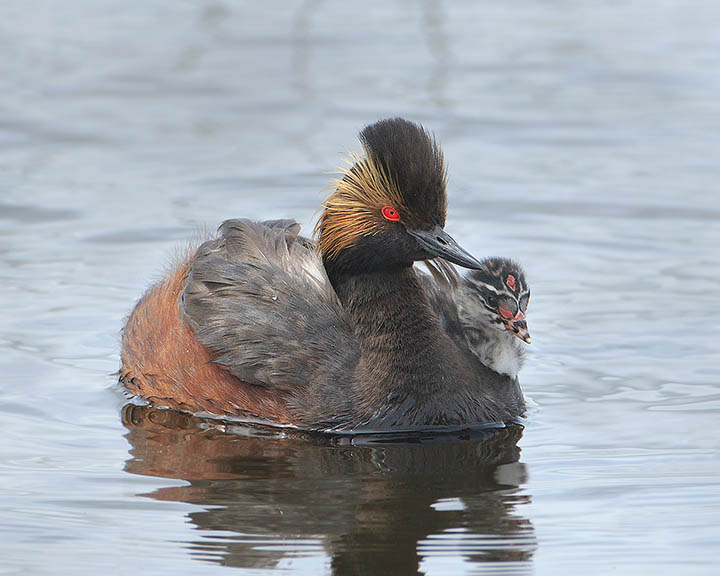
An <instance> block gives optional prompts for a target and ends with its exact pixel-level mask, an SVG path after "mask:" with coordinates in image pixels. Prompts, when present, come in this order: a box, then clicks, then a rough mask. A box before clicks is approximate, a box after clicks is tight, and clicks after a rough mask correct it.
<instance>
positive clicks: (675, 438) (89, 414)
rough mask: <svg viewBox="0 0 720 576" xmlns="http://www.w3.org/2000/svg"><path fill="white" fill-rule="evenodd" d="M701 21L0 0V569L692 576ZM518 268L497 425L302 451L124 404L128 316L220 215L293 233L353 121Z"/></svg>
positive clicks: (633, 5)
mask: <svg viewBox="0 0 720 576" xmlns="http://www.w3.org/2000/svg"><path fill="white" fill-rule="evenodd" d="M719 21H720V5H718V4H717V3H715V2H711V1H709V0H705V1H701V0H698V1H691V2H679V1H668V0H661V1H653V2H651V1H650V0H638V1H637V2H593V3H575V2H568V1H559V2H553V3H550V4H548V3H546V2H535V1H530V0H525V1H522V2H514V3H505V4H497V5H494V6H483V5H480V4H478V3H475V2H469V1H468V2H453V3H449V2H447V3H445V2H440V1H433V0H428V1H425V2H417V3H409V2H390V3H388V2H364V3H362V4H357V5H350V4H347V3H340V4H333V3H327V2H321V1H317V0H309V1H307V2H285V3H282V4H278V5H277V6H275V5H273V4H271V3H270V4H268V3H265V4H263V5H258V4H257V3H250V2H221V1H201V2H181V3H173V4H172V5H168V4H167V3H164V2H144V3H141V4H136V5H135V4H128V3H127V2H119V1H114V0H103V1H100V2H98V1H94V2H89V1H83V0H73V1H72V2H65V3H56V2H43V3H41V4H37V3H26V2H19V1H14V0H10V1H8V2H4V3H3V4H2V6H0V53H1V54H2V55H3V57H2V58H0V283H1V285H2V291H1V295H0V320H1V321H0V352H1V353H0V422H2V431H3V442H2V443H0V510H1V514H0V573H2V574H16V573H17V574H20V573H22V574H56V573H59V572H60V573H72V574H97V573H119V574H129V573H138V572H140V573H143V574H166V573H168V572H170V571H172V572H174V573H179V574H184V573H193V574H196V573H199V574H215V573H218V572H219V571H228V570H230V569H232V570H234V571H235V572H237V573H238V574H248V575H256V574H276V573H287V574H308V575H309V574H312V575H315V574H323V573H326V574H331V573H334V574H354V573H366V574H383V573H387V574H404V573H409V574H411V573H415V572H418V571H419V572H422V573H425V574H478V573H483V574H485V573H513V574H516V573H521V574H525V573H528V574H529V573H535V574H566V573H573V572H578V571H582V572H583V573H584V574H606V573H608V572H611V571H612V572H613V573H617V574H633V575H634V574H643V573H652V574H672V575H675V574H713V573H714V572H715V570H716V569H715V565H716V557H717V550H718V547H719V546H720V528H719V526H718V520H717V516H718V514H717V510H718V509H720V508H719V506H720V487H719V486H718V480H717V479H718V476H720V460H719V458H718V456H719V455H720V454H719V453H720V442H719V440H718V438H719V435H718V432H719V431H718V421H719V417H720V323H719V322H718V320H720V305H718V298H717V292H718V285H720V256H719V255H718V249H717V247H718V246H719V245H720V192H719V191H718V184H717V183H718V182H719V181H720V163H719V162H718V150H720V103H719V100H718V98H717V94H718V92H719V91H720V35H719V34H718V26H717V23H718V22H719ZM392 115H402V116H405V117H408V118H411V119H414V120H418V121H421V122H423V123H424V124H425V125H426V126H427V127H428V128H430V129H432V130H433V131H434V132H435V133H436V134H437V136H438V138H439V139H440V140H441V142H442V144H443V146H444V149H445V153H446V157H447V160H448V165H449V169H450V173H449V201H450V210H449V216H448V225H447V229H448V231H449V232H450V233H451V234H452V235H453V236H454V237H455V238H457V239H458V240H459V241H460V242H461V244H462V245H463V246H466V247H467V248H468V249H469V250H470V251H471V252H473V253H474V254H476V255H478V256H490V255H504V256H511V257H513V258H515V259H517V260H519V261H520V262H522V263H523V264H524V266H525V268H526V272H527V276H528V279H529V282H530V284H531V286H532V290H533V299H532V302H531V305H530V313H529V321H530V329H531V333H532V335H533V344H532V346H531V347H530V349H529V356H528V360H527V363H526V366H525V369H524V370H523V372H522V373H521V381H522V384H523V387H524V389H525V391H526V394H527V397H528V401H529V404H530V410H529V413H528V418H527V421H526V422H525V427H524V429H519V428H518V429H509V430H500V431H496V432H494V433H488V434H487V435H484V436H481V437H473V438H469V439H462V440H454V441H450V440H448V439H445V440H444V441H437V442H429V441H425V442H422V443H409V442H405V443H402V442H398V443H393V444H377V443H360V444H359V445H350V444H347V443H344V444H343V443H337V442H329V441H325V440H319V439H318V438H315V437H305V436H302V435H295V434H291V433H289V432H278V431H270V430H266V429H253V428H248V427H243V426H235V425H231V426H229V427H228V426H223V425H221V424H218V423H213V422H207V421H198V420H193V419H188V418H186V417H184V416H179V415H176V414H172V413H169V412H157V411H153V410H151V409H148V408H144V407H138V406H130V407H125V408H123V407H124V405H125V404H126V399H125V398H124V396H123V395H122V393H121V392H120V391H119V390H118V388H117V387H116V386H115V385H114V380H115V376H114V372H115V371H116V370H117V368H118V364H119V358H118V356H119V330H120V328H121V326H122V320H123V317H124V316H125V315H126V314H127V313H128V311H129V310H130V308H131V306H132V304H133V303H134V301H135V300H136V299H137V298H138V297H139V295H140V294H141V293H142V292H143V290H144V289H145V288H146V287H147V286H148V284H149V283H150V282H151V281H153V280H155V279H158V278H159V277H161V275H162V271H163V269H164V267H165V266H166V265H167V264H168V263H169V262H170V261H171V260H172V257H173V254H174V253H175V252H176V251H177V250H182V248H183V246H185V243H186V242H187V240H188V239H192V238H198V237H200V236H201V235H202V234H203V231H204V230H212V229H214V228H215V227H216V226H217V225H218V224H219V223H220V222H221V221H222V220H223V219H225V218H229V217H238V216H244V217H250V218H263V219H265V218H282V217H294V218H297V219H298V220H299V221H301V222H302V223H303V225H304V226H305V228H306V230H307V229H308V227H310V226H311V225H312V222H313V218H314V216H315V214H316V210H317V206H318V205H319V203H320V202H321V201H322V199H323V198H324V196H325V194H326V190H325V187H326V186H327V184H328V183H329V179H330V175H329V174H328V173H329V172H331V171H332V170H333V168H334V167H335V166H337V165H338V164H339V163H340V162H341V158H342V156H343V154H344V153H345V152H346V151H348V150H353V149H357V143H356V140H355V134H356V133H357V132H358V131H359V130H360V129H361V128H362V127H363V126H364V125H365V124H367V123H369V122H373V121H375V120H377V119H379V118H382V117H386V116H392Z"/></svg>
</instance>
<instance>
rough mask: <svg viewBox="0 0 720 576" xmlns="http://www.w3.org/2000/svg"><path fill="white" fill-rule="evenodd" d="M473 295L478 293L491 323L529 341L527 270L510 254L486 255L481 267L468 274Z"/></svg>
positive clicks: (466, 281) (475, 295)
mask: <svg viewBox="0 0 720 576" xmlns="http://www.w3.org/2000/svg"><path fill="white" fill-rule="evenodd" d="M465 283H466V285H467V286H468V287H469V288H470V289H471V291H472V293H473V297H478V298H479V299H480V303H481V304H482V306H483V308H484V310H485V312H486V313H487V315H488V316H489V317H490V321H491V323H493V324H495V325H497V326H498V328H501V329H505V330H507V331H508V332H510V333H511V334H514V335H515V336H517V337H518V338H520V339H521V340H523V341H524V342H527V343H528V344H529V343H530V334H529V332H528V326H527V320H526V319H525V314H526V313H527V307H528V304H529V303H530V288H529V287H528V285H527V282H526V280H525V273H524V272H523V270H522V268H521V267H520V265H519V264H517V263H516V262H513V261H512V260H509V259H507V258H487V259H486V260H483V261H482V266H481V268H480V269H479V270H473V271H472V272H470V273H468V275H467V276H466V277H465Z"/></svg>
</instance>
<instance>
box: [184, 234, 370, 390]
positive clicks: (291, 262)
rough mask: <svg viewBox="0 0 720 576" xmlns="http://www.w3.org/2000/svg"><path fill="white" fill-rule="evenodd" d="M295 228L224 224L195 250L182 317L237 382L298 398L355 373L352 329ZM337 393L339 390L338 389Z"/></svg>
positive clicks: (314, 255)
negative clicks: (319, 384)
mask: <svg viewBox="0 0 720 576" xmlns="http://www.w3.org/2000/svg"><path fill="white" fill-rule="evenodd" d="M299 232H300V225H299V224H297V223H296V222H294V221H292V220H275V221H268V222H252V221H250V220H228V221H226V222H224V223H223V224H222V226H221V227H220V229H219V236H218V237H217V239H215V240H211V241H208V242H205V243H204V244H203V245H202V246H201V247H200V248H199V249H198V252H197V255H196V258H195V261H194V262H193V265H192V268H191V270H190V273H189V277H188V283H187V286H186V288H185V290H184V292H183V295H182V298H181V301H180V311H181V313H182V315H183V317H184V319H185V320H186V321H187V322H188V323H189V324H190V326H191V327H192V328H193V330H194V332H195V334H196V336H197V338H198V340H199V341H200V342H201V343H202V344H203V345H205V346H206V347H207V348H208V349H210V351H211V352H212V353H213V355H214V358H215V361H216V362H218V363H219V364H221V365H223V366H225V367H226V368H227V369H228V370H229V371H230V372H231V373H232V374H233V375H234V376H236V377H237V378H239V379H241V380H242V381H244V382H246V383H249V384H255V385H260V386H270V387H276V388H282V389H287V390H292V391H295V392H298V391H299V390H300V391H301V390H302V389H303V388H307V387H308V386H309V385H310V384H312V383H313V382H314V381H324V382H327V381H328V380H329V379H332V378H340V375H342V374H345V376H347V374H349V373H351V372H352V369H353V368H354V365H355V364H356V363H357V361H358V358H359V351H358V346H357V343H356V341H355V337H354V335H353V332H352V328H351V327H350V324H349V322H348V319H347V318H346V316H345V312H344V311H343V308H342V306H341V305H340V301H339V300H338V298H337V295H336V294H335V291H334V290H333V288H332V285H331V284H330V281H329V280H328V278H327V275H326V273H325V268H324V267H323V264H322V260H321V258H320V255H319V254H318V253H317V251H316V250H315V248H314V246H313V244H312V242H310V241H308V240H307V239H305V238H303V237H301V236H299ZM338 385H341V384H340V383H339V384H338Z"/></svg>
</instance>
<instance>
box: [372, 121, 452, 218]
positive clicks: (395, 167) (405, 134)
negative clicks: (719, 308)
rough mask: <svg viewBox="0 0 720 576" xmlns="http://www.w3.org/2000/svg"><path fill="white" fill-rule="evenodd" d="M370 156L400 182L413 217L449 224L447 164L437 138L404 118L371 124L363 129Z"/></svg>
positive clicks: (401, 193) (400, 189)
mask: <svg viewBox="0 0 720 576" xmlns="http://www.w3.org/2000/svg"><path fill="white" fill-rule="evenodd" d="M360 141H361V142H362V144H363V147H364V148H365V151H366V153H367V155H368V157H369V158H371V159H372V160H373V161H374V162H375V163H377V164H379V165H380V166H381V167H382V169H383V171H384V172H385V174H388V175H390V177H391V178H392V179H393V180H394V182H395V184H396V185H397V189H398V192H399V193H400V195H401V196H402V198H403V203H404V204H405V206H408V207H410V208H411V210H412V217H414V218H415V219H417V220H418V221H419V222H422V223H423V224H430V223H433V224H440V225H441V226H443V225H444V224H445V214H446V212H447V198H446V193H445V180H446V179H445V164H444V160H443V155H442V151H441V150H440V148H439V146H438V145H437V142H435V138H434V137H433V136H431V135H430V134H429V133H428V132H427V131H426V130H425V129H424V128H423V127H422V126H421V125H419V124H415V123H413V122H409V121H408V120H404V119H403V118H390V119H387V120H380V121H379V122H376V123H375V124H371V125H370V126H368V127H367V128H365V129H364V130H363V131H362V132H361V133H360Z"/></svg>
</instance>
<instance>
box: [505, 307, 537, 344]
mask: <svg viewBox="0 0 720 576" xmlns="http://www.w3.org/2000/svg"><path fill="white" fill-rule="evenodd" d="M505 330H507V331H508V332H510V333H511V334H514V335H515V336H517V337H518V338H520V340H522V341H523V342H525V343H526V344H530V343H531V342H532V340H531V339H530V332H528V325H527V322H526V321H525V316H524V315H523V314H518V315H517V316H516V317H515V318H511V319H510V320H506V321H505Z"/></svg>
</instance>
